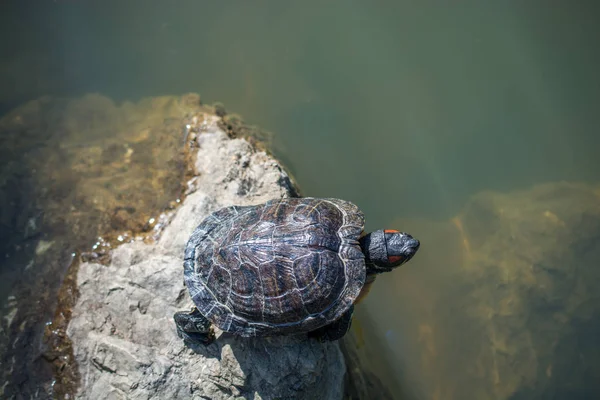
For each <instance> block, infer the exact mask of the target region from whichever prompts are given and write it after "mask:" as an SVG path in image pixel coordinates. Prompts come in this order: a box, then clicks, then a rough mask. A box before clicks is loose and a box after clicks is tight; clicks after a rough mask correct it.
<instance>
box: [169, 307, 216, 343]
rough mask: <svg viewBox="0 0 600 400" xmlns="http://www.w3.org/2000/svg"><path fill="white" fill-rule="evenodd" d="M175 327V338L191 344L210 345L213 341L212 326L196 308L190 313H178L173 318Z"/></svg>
mask: <svg viewBox="0 0 600 400" xmlns="http://www.w3.org/2000/svg"><path fill="white" fill-rule="evenodd" d="M173 319H174V320H175V326H177V336H179V337H180V338H181V339H183V340H184V341H185V342H188V343H192V344H201V345H204V346H208V345H210V344H211V343H212V342H214V341H215V333H214V331H213V329H212V325H211V323H210V321H209V320H208V319H206V318H205V317H204V316H203V315H202V314H200V311H198V309H197V308H193V309H192V311H191V312H186V311H178V312H176V313H175V315H174V316H173Z"/></svg>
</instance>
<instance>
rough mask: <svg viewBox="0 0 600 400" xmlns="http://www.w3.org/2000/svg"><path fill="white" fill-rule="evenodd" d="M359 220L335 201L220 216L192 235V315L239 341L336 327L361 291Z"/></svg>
mask: <svg viewBox="0 0 600 400" xmlns="http://www.w3.org/2000/svg"><path fill="white" fill-rule="evenodd" d="M363 228H364V215H363V213H362V212H361V211H360V210H359V209H358V207H357V206H356V205H354V204H352V203H350V202H347V201H344V200H338V199H314V198H285V199H277V200H271V201H269V202H267V203H265V204H261V205H256V206H244V207H241V206H233V207H227V208H223V209H221V210H219V211H217V212H215V213H213V214H211V215H210V216H209V217H208V218H206V219H205V220H204V221H203V222H202V223H201V224H200V225H199V226H198V228H196V230H195V231H194V233H193V234H192V236H191V238H190V240H189V241H188V244H187V247H186V251H185V261H184V274H185V275H184V276H185V282H186V285H187V287H188V289H189V291H190V295H191V297H192V300H193V301H194V303H195V305H196V306H197V307H198V310H199V311H200V312H201V313H202V315H204V316H205V317H206V318H208V319H209V320H210V321H211V322H212V323H213V324H215V325H216V326H218V327H219V328H220V329H222V330H224V331H229V332H234V333H236V334H239V335H242V336H258V335H267V334H268V335H272V334H284V333H290V332H294V333H300V332H309V331H312V330H314V329H317V328H319V327H322V326H324V325H327V324H329V323H331V322H333V321H335V320H336V319H338V318H339V317H340V316H341V315H342V314H344V312H346V311H347V310H348V309H349V308H350V306H351V305H352V303H353V302H354V301H355V299H356V298H357V296H358V294H359V292H360V291H361V289H362V287H363V285H364V283H365V276H366V272H365V259H364V255H363V253H362V251H361V248H360V246H359V243H358V239H359V237H360V235H361V233H362V230H363Z"/></svg>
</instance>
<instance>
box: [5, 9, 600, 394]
mask: <svg viewBox="0 0 600 400" xmlns="http://www.w3.org/2000/svg"><path fill="white" fill-rule="evenodd" d="M0 7H1V8H2V9H3V11H2V13H1V16H0V19H1V20H2V23H1V24H0V27H1V28H0V30H1V32H2V34H1V35H0V37H1V38H2V39H0V46H1V49H2V53H3V61H2V63H1V64H2V65H1V66H0V68H2V69H0V87H1V88H2V89H1V90H0V91H1V92H2V94H1V96H2V97H1V98H0V106H1V107H2V109H3V110H4V111H7V110H8V109H10V108H12V107H14V106H16V105H18V104H20V103H22V102H24V101H27V100H30V99H34V98H37V97H39V96H41V95H46V94H50V95H73V96H75V95H82V94H84V93H89V92H99V93H101V94H103V95H106V96H108V97H111V98H113V99H115V100H116V101H120V100H126V99H131V100H136V99H138V98H141V97H143V96H158V95H165V94H182V93H186V92H198V93H200V94H201V95H202V98H203V100H204V101H207V102H213V101H220V102H222V103H224V104H225V106H226V108H227V109H228V110H229V111H232V112H235V113H239V114H241V115H242V116H243V117H244V118H245V120H247V121H248V122H250V123H253V124H256V125H259V126H261V127H262V128H264V129H267V130H270V131H272V132H274V133H275V144H274V146H275V151H276V153H277V155H278V156H279V157H280V158H281V159H282V160H283V161H284V162H285V163H286V165H287V166H288V167H289V169H290V170H291V171H292V173H293V174H294V176H295V178H296V179H297V181H298V183H299V185H300V187H301V189H302V192H303V194H304V195H309V196H321V197H323V196H332V197H340V198H345V199H348V200H352V201H354V202H356V203H357V204H358V205H359V206H360V207H361V208H362V209H363V210H364V212H365V214H366V215H367V229H368V230H372V229H377V228H381V227H390V228H397V229H404V226H408V227H410V228H411V232H412V233H414V234H415V235H416V236H419V237H421V238H424V239H428V240H424V239H422V241H423V245H422V247H421V250H420V253H421V254H419V255H418V256H417V257H416V258H415V260H413V261H412V262H411V263H409V264H408V265H407V266H405V267H404V269H403V271H396V272H395V273H394V278H393V279H391V278H390V279H380V280H379V281H378V282H377V283H376V286H375V288H374V290H373V291H372V294H371V296H370V297H369V298H368V299H367V300H366V302H365V303H364V306H363V307H362V311H361V312H363V313H365V314H366V315H368V319H369V321H371V322H369V323H368V324H367V325H368V326H367V327H366V328H365V329H366V330H369V331H370V333H369V334H367V339H366V340H369V341H377V342H378V343H379V345H380V347H378V348H377V349H376V350H374V351H375V352H379V353H381V354H385V357H383V358H384V359H385V360H384V361H385V362H386V363H387V364H386V365H388V366H389V369H391V372H390V373H389V374H387V375H389V376H391V377H392V378H385V379H384V378H382V379H383V380H384V381H385V382H384V384H386V385H388V386H389V387H390V388H397V387H402V388H403V389H402V391H403V393H404V396H406V397H409V398H410V397H411V396H414V397H422V398H438V399H445V398H464V397H461V395H462V394H464V393H465V392H461V391H460V390H458V389H456V388H454V389H450V388H449V386H444V384H443V383H444V382H448V381H450V380H456V381H457V382H461V384H462V385H463V389H462V390H467V393H468V388H469V387H470V386H469V385H472V386H471V387H473V388H477V390H479V389H480V386H485V385H481V384H480V383H477V382H478V381H477V377H481V376H480V375H478V373H477V372H473V371H471V369H472V368H471V367H472V366H473V365H474V364H477V368H478V369H479V370H481V371H485V370H489V369H491V367H490V365H492V364H493V363H491V362H490V363H488V362H487V360H482V359H480V358H478V357H477V356H474V355H472V354H471V353H472V352H471V351H470V350H468V349H467V350H464V349H463V350H461V351H458V350H453V351H449V350H448V349H456V348H462V347H464V346H466V347H467V348H468V347H469V345H468V343H457V342H453V341H452V340H450V339H448V340H445V341H440V340H439V339H436V340H437V341H435V340H433V339H432V340H433V341H434V342H435V346H438V347H436V349H437V350H435V351H433V352H431V351H430V350H431V349H429V350H428V349H427V346H428V344H427V340H428V339H423V338H424V337H425V338H426V337H433V336H436V335H435V334H434V333H432V332H436V329H442V328H441V327H443V329H444V331H437V336H436V337H438V338H439V337H440V336H448V338H460V335H459V334H456V333H454V334H452V333H451V332H448V331H449V330H452V329H454V330H455V332H456V331H460V329H463V328H464V326H463V325H461V324H468V323H469V321H471V320H469V319H468V318H467V317H469V318H471V317H472V315H470V316H465V315H463V314H464V313H462V311H461V309H464V305H465V304H472V303H473V302H478V301H481V299H478V298H476V297H470V296H471V292H469V290H470V289H468V288H469V287H470V286H467V288H465V286H461V285H464V284H466V283H464V282H462V281H461V285H454V283H455V281H456V280H460V279H462V280H464V279H465V278H464V277H463V276H462V275H460V274H461V272H460V271H462V270H461V268H460V267H459V265H461V263H466V261H464V260H463V259H461V256H460V255H455V254H454V253H456V254H458V253H460V251H461V250H460V245H457V246H454V247H452V246H451V245H450V244H449V242H452V241H454V240H455V239H456V238H457V233H456V231H452V230H451V229H453V228H448V227H447V226H446V225H443V224H445V223H448V224H449V225H450V226H452V224H450V223H449V222H448V221H450V219H452V218H453V217H455V216H456V215H458V214H459V213H461V212H462V211H461V210H463V209H464V207H465V204H467V203H468V201H469V199H470V198H471V197H472V196H473V195H475V194H476V193H478V192H481V191H484V190H493V191H499V192H509V191H514V190H528V189H530V188H531V187H532V186H533V185H535V184H539V183H545V182H557V181H563V180H564V181H571V182H586V183H590V184H595V183H597V182H598V181H600V157H598V155H599V154H600V135H598V127H599V126H600V113H599V112H598V111H600V79H599V78H598V76H599V75H598V71H600V46H598V43H597V38H598V37H599V32H598V30H599V29H598V27H597V20H598V16H599V15H600V14H599V12H598V6H596V5H595V4H594V3H593V2H585V1H580V2H560V1H544V2H542V1H529V2H523V1H496V2H483V1H480V2H475V1H466V2H452V3H448V2H444V3H441V2H440V3H435V4H434V2H393V1H380V0H377V1H371V2H365V1H313V0H305V1H302V2H286V1H253V2H242V1H232V2H199V1H178V2H176V3H171V2H158V1H143V2H142V1H129V2H122V1H102V2H100V1H95V2H75V1H56V2H33V1H29V2H12V3H11V2H5V3H4V4H3V5H2V6H0ZM539 201H541V200H539ZM544 201H545V200H544ZM569 201H571V200H569ZM572 201H573V204H574V207H577V204H579V203H578V201H577V200H572ZM540 204H542V203H540ZM543 204H545V203H543ZM540 207H542V208H543V207H545V205H541V206H540ZM559 217H560V215H559ZM573 218H574V219H577V218H580V219H581V217H573ZM424 221H426V222H424ZM393 222H396V223H402V224H406V225H403V226H391V225H392V224H393ZM437 224H439V225H437ZM567 225H568V224H567ZM406 229H407V230H408V228H406ZM548 234H549V235H552V234H553V233H552V232H551V231H548ZM471 239H472V238H471ZM549 246H550V245H549ZM599 246H600V244H599ZM550 247H552V246H550ZM502 248H503V249H504V247H502ZM442 249H443V250H442ZM573 252H575V250H573ZM573 262H575V263H578V261H573ZM446 264H447V265H446ZM585 265H591V264H585ZM577 273H581V272H577ZM459 275H460V277H458V276H459ZM409 279H410V280H409ZM458 288H460V290H459V289H458ZM461 290H462V291H461ZM465 293H469V296H468V297H461V296H463V295H464V294H465ZM586 293H587V292H586ZM453 302H454V303H453ZM439 304H444V305H446V306H447V308H443V307H442V308H440V306H439ZM494 304H495V303H494ZM491 308H492V309H493V308H494V307H491ZM425 309H427V310H430V312H431V316H430V318H429V317H428V318H429V319H428V321H429V322H427V323H425V322H423V321H420V320H419V318H420V317H419V315H420V313H421V312H425V311H424V310H425ZM440 309H444V310H447V311H448V313H449V315H452V316H455V318H454V319H455V324H454V325H452V323H451V322H452V319H451V318H450V317H449V315H445V316H444V319H443V320H444V323H440V322H439V321H440V319H439V315H438V311H431V310H440ZM536 310H537V309H536ZM594 310H595V311H593V312H591V314H590V315H591V316H590V317H589V318H588V319H587V320H586V321H587V322H586V323H588V324H592V325H589V326H588V325H585V326H587V328H585V330H587V331H593V332H597V331H598V329H599V328H598V317H599V316H600V314H599V312H598V309H594ZM540 312H541V311H540ZM452 313H454V314H452ZM436 318H437V319H436ZM432 320H433V321H438V322H437V324H436V323H432V322H431V321H432ZM589 321H592V322H589ZM471 322H472V321H471ZM434 325H435V326H437V327H438V328H432V326H434ZM565 326H566V325H565ZM574 326H575V325H573V324H570V325H568V329H569V330H573V331H577V328H575V327H574ZM415 327H419V329H420V330H419V329H417V331H418V332H421V333H420V334H419V333H418V332H417V333H415V332H414V331H415ZM565 329H567V328H565ZM582 329H583V328H582ZM423 332H425V333H423ZM428 332H429V333H428ZM477 332H478V331H477V330H473V331H472V332H470V333H469V335H466V334H465V340H466V341H467V342H469V341H470V342H471V343H475V342H476V343H478V346H479V341H478V339H474V338H477V337H478V336H477V335H478V333H477ZM486 332H487V333H485V337H486V338H488V337H489V332H488V331H486ZM534 336H535V335H534ZM486 340H487V339H486ZM486 340H483V342H484V343H485V342H486ZM572 340H573V341H576V340H577V339H576V338H573V339H572ZM432 343H433V342H432ZM582 343H588V342H585V341H583V342H582ZM589 343H592V342H589ZM431 346H434V345H433V344H431ZM435 346H434V347H435ZM439 346H445V347H444V348H445V349H446V351H444V348H439ZM483 347H485V346H483ZM580 350H581V349H578V350H575V349H571V350H569V351H570V352H575V351H580ZM585 350H586V349H585V348H584V350H583V351H584V352H585ZM588 350H589V349H588ZM541 351H542V350H539V349H538V350H537V354H538V355H540V354H541V353H540V352H541ZM503 354H504V355H503V357H506V358H508V359H509V360H510V359H513V360H517V358H516V355H515V354H512V353H511V352H510V351H509V350H506V351H505V353H503ZM426 355H427V357H430V360H429V361H427V362H425V361H424V358H426ZM461 355H464V358H461ZM540 357H541V356H540ZM494 362H496V361H494ZM515 362H517V361H515ZM538 362H539V363H540V365H539V366H537V367H536V368H539V369H540V371H546V372H545V373H543V372H541V374H542V375H543V376H545V378H543V379H546V380H550V381H552V379H558V378H556V375H552V374H551V373H550V374H548V372H547V367H546V366H543V367H542V366H541V361H539V359H538ZM572 363H575V364H577V363H576V362H575V361H572ZM509 364H510V363H509ZM567 364H568V363H567ZM575 364H571V365H570V367H571V369H574V370H578V365H575ZM583 364H585V363H583ZM583 364H581V365H583ZM382 365H383V361H382ZM451 365H454V366H460V367H457V368H454V369H453V368H451ZM581 365H579V366H581ZM585 365H586V366H589V363H588V364H585ZM440 366H443V367H440ZM584 367H585V366H582V371H583V372H582V376H584V375H585V374H586V373H589V371H590V370H589V369H587V370H586V369H585V368H587V367H585V368H584ZM386 368H388V367H386ZM457 369H458V370H459V371H457ZM460 371H463V372H460ZM586 371H587V372H586ZM591 371H596V372H597V371H598V369H592V370H591ZM515 374H516V372H515ZM387 375H386V376H387ZM484 375H485V374H484ZM500 375H502V374H500ZM507 375H511V374H508V373H507ZM511 376H512V375H511ZM532 376H533V377H532V378H531V380H527V379H526V380H525V381H523V382H522V386H523V387H526V388H528V390H531V392H527V393H525V392H523V391H519V392H518V393H517V392H515V391H513V392H511V388H514V386H515V384H514V383H513V380H511V379H512V378H511V379H508V381H510V382H508V381H507V380H506V379H504V378H503V377H502V376H500V377H499V378H497V379H492V380H491V381H490V382H492V384H490V386H491V387H495V388H496V389H489V390H487V391H485V390H484V389H481V390H483V392H485V395H484V394H482V393H483V392H478V391H477V390H475V391H473V392H472V393H479V394H480V396H479V397H478V398H494V397H495V396H497V397H498V398H527V397H526V396H531V397H530V398H533V397H536V398H537V397H539V398H541V397H540V396H544V395H548V396H549V397H548V396H547V397H545V398H553V397H552V396H558V397H556V398H560V395H561V394H565V393H568V394H570V395H580V397H581V398H586V396H587V395H588V394H591V393H593V391H594V390H596V389H598V387H597V386H596V387H593V386H590V385H592V382H593V381H592V379H591V378H590V379H587V378H585V376H584V377H583V378H581V379H582V380H580V381H577V382H579V383H577V384H573V385H574V386H572V387H571V386H569V387H571V389H572V390H571V391H570V392H568V391H564V390H563V389H564V387H561V386H560V384H558V383H555V384H554V386H552V384H550V385H549V386H548V385H547V386H544V387H545V388H546V387H549V388H550V389H547V390H550V392H547V391H546V392H542V391H537V392H536V390H538V389H539V387H538V386H536V382H538V383H539V382H541V380H543V379H542V378H540V377H538V378H536V377H535V376H537V375H536V374H535V373H534V374H532ZM552 376H554V378H552ZM503 385H506V386H505V387H506V388H507V389H506V390H504V391H503V390H501V388H502V386H503ZM517 386H518V385H517ZM499 387H500V389H498V388H499ZM436 388H437V389H436ZM396 390H397V389H393V391H396ZM540 390H541V389H540ZM544 390H546V389H544ZM561 390H563V391H561ZM565 390H566V389H565ZM515 393H516V394H515ZM395 394H396V395H397V396H398V397H399V396H400V394H399V393H395ZM511 396H512V397H511ZM519 396H525V397H519Z"/></svg>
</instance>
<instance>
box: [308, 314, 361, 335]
mask: <svg viewBox="0 0 600 400" xmlns="http://www.w3.org/2000/svg"><path fill="white" fill-rule="evenodd" d="M353 313H354V305H352V306H350V308H349V309H348V311H346V312H345V313H344V314H343V315H342V316H341V317H340V319H338V320H337V321H334V322H332V323H331V324H329V325H325V326H324V327H322V328H319V329H316V330H314V331H312V332H309V333H308V336H309V337H312V338H315V339H317V340H319V341H320V342H333V341H334V340H339V339H341V338H343V337H344V335H345V334H346V333H348V331H349V330H350V326H351V325H352V314H353Z"/></svg>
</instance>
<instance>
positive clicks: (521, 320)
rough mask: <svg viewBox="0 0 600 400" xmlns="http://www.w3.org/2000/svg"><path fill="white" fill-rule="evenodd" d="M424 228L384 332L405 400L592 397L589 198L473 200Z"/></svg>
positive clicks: (599, 195) (598, 300)
mask: <svg viewBox="0 0 600 400" xmlns="http://www.w3.org/2000/svg"><path fill="white" fill-rule="evenodd" d="M435 229H437V230H438V231H439V235H438V236H437V238H436V237H434V236H432V235H430V237H429V240H427V239H428V238H427V237H425V238H423V239H422V240H423V243H428V245H429V248H431V249H434V248H435V249H436V250H434V251H432V252H429V253H424V254H425V255H424V256H423V257H421V258H420V259H418V260H416V263H417V264H416V265H418V263H426V265H423V266H424V267H423V268H422V269H419V268H414V269H413V270H411V271H410V272H409V274H410V275H409V274H407V276H405V277H404V278H405V279H404V281H403V282H400V281H396V282H395V283H396V285H395V286H394V290H395V291H396V292H397V293H401V295H400V296H405V297H399V295H395V296H396V301H397V302H398V303H400V304H402V303H405V302H407V301H412V303H411V304H410V306H407V307H406V310H400V312H401V313H402V314H403V315H404V318H403V324H404V325H400V324H399V323H396V325H393V324H390V329H396V331H397V332H402V333H403V335H404V337H403V338H402V339H403V341H402V342H400V343H399V345H398V347H399V348H400V349H401V350H402V353H401V355H400V356H398V357H397V358H403V359H404V360H405V361H404V363H403V364H402V365H401V367H403V370H402V372H403V373H405V379H404V381H403V383H404V382H409V383H410V384H414V383H415V382H418V386H419V388H418V389H419V390H418V396H415V397H417V398H439V399H468V398H477V399H511V400H519V399H592V398H599V397H598V395H599V394H600V383H599V380H598V377H600V347H599V346H598V344H599V343H600V342H599V338H600V291H599V290H598V288H599V286H600V268H598V265H599V261H600V190H599V188H598V187H597V186H596V187H594V186H591V185H586V184H577V183H567V182H559V183H551V184H544V185H539V186H535V187H533V188H531V189H528V190H522V191H514V192H508V193H497V192H484V193H479V194H477V195H475V196H473V197H472V198H471V199H470V201H469V202H468V203H467V204H466V206H465V207H464V208H463V210H462V212H461V213H460V214H459V215H458V216H457V217H456V218H454V219H453V220H452V224H445V225H444V227H443V229H442V228H435V227H433V226H432V230H435ZM450 247H453V249H451V248H450ZM453 253H457V254H453ZM380 292H382V291H378V294H379V293H380ZM387 295H389V296H394V294H393V293H388V294H387ZM409 312H410V314H409ZM409 335H410V338H408V337H407V336H409ZM405 343H410V344H414V343H419V345H418V346H412V348H411V346H408V345H406V344H405ZM397 354H400V352H398V353H397ZM415 386H416V385H415ZM415 391H417V390H415Z"/></svg>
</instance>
